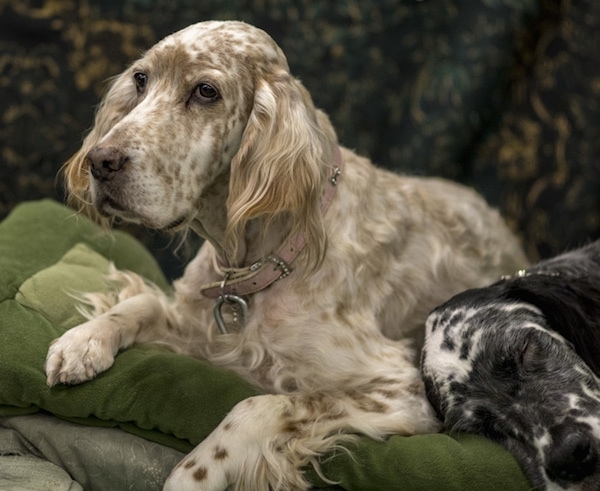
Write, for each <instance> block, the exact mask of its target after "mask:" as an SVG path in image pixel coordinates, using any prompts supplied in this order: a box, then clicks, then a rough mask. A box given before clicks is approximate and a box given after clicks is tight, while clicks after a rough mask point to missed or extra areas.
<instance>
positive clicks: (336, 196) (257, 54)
mask: <svg viewBox="0 0 600 491" xmlns="http://www.w3.org/2000/svg"><path fill="white" fill-rule="evenodd" d="M66 176H67V182H68V186H69V189H70V191H71V193H72V195H73V196H74V197H76V198H79V199H81V200H83V201H84V202H88V203H91V204H93V206H94V207H95V208H96V209H97V210H98V211H99V212H100V213H101V214H102V215H104V216H107V217H120V218H122V219H125V220H129V221H133V222H137V223H141V224H144V225H145V226H147V227H150V228H154V229H158V230H163V231H167V232H179V231H185V230H189V229H191V230H193V231H195V232H196V233H197V234H199V235H200V236H201V237H203V238H204V239H206V241H205V244H204V246H203V247H202V248H201V249H200V251H199V253H198V255H197V257H196V258H195V259H194V260H193V261H192V262H191V263H190V264H189V266H188V267H187V269H186V271H185V275H184V276H183V278H182V279H180V280H179V281H177V282H175V284H174V291H173V292H172V294H165V293H163V292H161V291H159V290H158V289H157V288H156V287H153V286H151V285H148V284H147V283H146V282H144V281H143V280H142V279H141V278H139V277H138V276H136V275H134V274H132V273H127V272H117V271H114V272H113V273H112V274H111V275H110V277H109V279H110V280H112V281H114V282H116V284H118V287H117V288H116V289H115V291H114V294H110V295H102V294H88V295H86V301H87V303H88V304H89V305H90V306H91V307H90V309H89V310H90V312H89V314H88V318H89V321H88V322H86V323H84V324H82V325H80V326H78V327H75V328H74V329H72V330H70V331H68V332H66V333H65V334H64V335H63V336H62V337H61V338H59V339H58V340H56V341H55V342H54V343H53V344H52V346H51V348H50V351H49V353H48V358H47V363H46V371H47V376H48V384H49V385H51V386H52V385H55V384H59V383H63V384H78V383H81V382H85V381H86V380H89V379H91V378H93V377H94V376H95V375H96V374H98V373H100V372H102V371H104V370H107V369H108V368H109V367H110V366H111V365H112V363H113V360H114V357H115V355H116V354H117V352H118V351H119V350H121V349H124V348H127V347H128V346H131V344H132V343H134V342H154V343H162V344H166V345H168V346H170V347H172V348H173V349H174V350H176V351H178V352H180V353H183V354H186V355H191V356H197V357H201V358H203V359H206V360H208V361H210V362H212V363H213V364H215V365H218V366H222V367H225V368H228V369H230V370H233V371H235V372H237V373H239V374H240V375H241V376H242V377H244V378H245V379H247V380H248V381H250V382H251V383H253V384H255V385H257V386H258V387H260V388H262V389H263V390H264V391H265V392H266V393H268V395H263V396H258V397H254V398H251V399H248V400H246V401H243V402H241V403H239V404H238V405H237V406H236V407H235V408H234V409H233V410H232V411H231V413H230V414H229V415H228V416H227V417H226V418H225V419H224V421H223V422H222V423H221V425H220V426H219V427H218V428H217V429H216V430H215V431H214V432H213V433H212V434H211V435H210V436H209V437H208V438H207V439H206V440H205V441H204V442H202V443H201V444H200V445H199V446H198V447H197V448H196V449H195V450H194V451H193V452H191V453H190V454H189V455H188V456H187V457H186V458H185V459H184V460H183V461H182V462H181V463H180V465H179V466H178V467H177V468H176V469H175V470H174V471H173V473H172V475H171V477H170V478H169V480H168V481H167V484H166V488H167V489H173V490H175V489H176V490H178V491H180V490H185V489H198V490H200V489H202V490H209V489H210V490H218V489H225V488H226V487H228V486H233V487H234V488H235V489H244V490H248V489H304V488H306V487H307V486H308V484H307V483H306V481H305V478H304V476H303V474H302V472H301V468H302V467H303V466H305V465H307V464H309V463H313V464H317V463H318V457H319V455H320V454H322V453H323V452H325V451H326V450H328V449H330V448H332V446H334V445H335V444H336V443H338V442H340V441H342V440H344V439H349V438H351V437H350V436H349V434H351V433H362V434H365V435H369V436H371V437H373V438H379V439H381V438H383V437H385V436H386V435H390V434H404V435H411V434H415V433H424V432H432V431H436V430H437V428H438V422H437V421H436V418H435V415H434V413H433V411H432V409H431V407H430V406H429V404H428V403H427V401H426V398H425V395H424V390H423V385H422V382H421V379H420V376H419V370H418V368H417V363H416V362H417V360H416V354H415V351H414V348H413V345H412V343H413V341H414V339H416V340H417V343H419V342H421V341H422V338H423V325H424V321H425V318H426V316H427V314H428V313H429V311H430V310H431V309H433V308H434V307H435V306H437V305H438V304H440V303H442V302H443V301H445V300H447V299H448V298H450V297H451V296H452V295H453V294H455V293H457V292H459V291H461V290H464V289H466V288H469V287H475V286H481V285H485V284H488V283H490V282H492V281H494V280H496V279H497V278H498V277H499V276H500V275H501V274H503V273H507V272H512V271H514V270H515V269H518V268H520V267H523V266H524V265H525V263H526V260H525V258H524V256H523V254H522V252H521V249H520V247H519V245H518V243H517V241H516V240H515V238H514V237H513V235H512V234H511V233H510V231H509V230H508V229H507V227H506V226H505V224H504V223H503V221H502V220H501V218H500V216H499V215H498V213H497V212H495V211H493V210H491V209H490V208H488V206H487V205H486V204H485V202H484V201H483V199H482V198H481V197H479V196H478V195H477V194H476V193H474V192H473V191H471V190H469V189H466V188H464V187H462V186H459V185H455V184H451V183H449V182H444V181H442V180H434V179H431V180H430V179H417V178H409V177H400V176H397V175H395V174H392V173H390V172H387V171H384V170H381V169H378V168H376V167H374V166H373V165H372V164H371V162H369V161H368V160H367V159H365V158H362V157H359V156H357V155H356V154H354V153H353V152H352V151H350V150H348V149H345V148H341V147H339V146H338V141H337V138H336V134H335V132H334V129H333V128H332V126H331V124H330V122H329V120H328V118H327V116H326V115H325V114H324V113H323V112H321V111H319V110H317V109H315V107H314V106H313V103H312V101H311V98H310V96H309V94H308V92H307V91H306V90H305V89H304V87H303V86H302V85H301V84H300V82H298V80H296V79H294V78H293V77H292V76H291V75H290V73H289V68H288V65H287V62H286V59H285V56H284V55H283V53H282V51H281V50H280V49H279V47H278V46H277V45H276V44H275V42H274V41H273V40H272V39H271V38H270V37H269V36H268V35H267V34H265V33H264V32H263V31H261V30H259V29H257V28H254V27H252V26H250V25H247V24H244V23H241V22H203V23H199V24H196V25H193V26H191V27H188V28H187V29H184V30H182V31H180V32H177V33H175V34H173V35H171V36H169V37H167V38H166V39H164V40H163V41H162V42H160V43H158V44H157V45H156V46H154V47H153V48H152V49H150V50H149V51H148V52H147V53H146V55H145V56H144V57H143V58H141V59H140V60H138V61H136V62H135V63H134V64H133V65H132V66H131V67H130V68H129V69H127V70H126V71H125V72H124V73H123V74H121V75H120V76H119V77H118V78H117V79H116V80H115V81H114V83H113V84H112V87H111V89H110V91H109V92H108V94H107V96H106V98H105V99H104V101H103V102H102V104H101V105H100V107H99V109H98V112H97V116H96V121H95V126H94V128H93V129H92V131H91V132H90V134H89V135H88V137H87V138H86V140H85V142H84V144H83V146H82V148H81V150H80V151H79V152H78V153H77V154H76V155H75V156H74V157H73V158H72V159H71V161H70V162H69V163H68V164H67V167H66ZM213 314H214V315H213ZM417 347H418V344H417ZM165 403H166V404H177V401H175V400H172V401H165ZM198 417H202V415H201V414H199V415H198ZM398 479H399V480H401V479H402V477H401V476H398Z"/></svg>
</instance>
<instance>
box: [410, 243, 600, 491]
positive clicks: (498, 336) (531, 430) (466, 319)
mask: <svg viewBox="0 0 600 491" xmlns="http://www.w3.org/2000/svg"><path fill="white" fill-rule="evenodd" d="M426 331H427V335H426V336H427V337H426V342H425V347H424V349H423V352H422V371H423V376H424V380H425V386H426V391H427V395H428V397H429V400H430V401H431V402H432V404H433V406H434V408H435V409H436V411H437V412H438V415H439V417H440V418H441V419H442V421H443V422H444V425H445V426H446V427H447V428H448V429H450V430H463V431H468V432H471V433H479V434H483V435H485V436H488V437H489V438H492V439H493V440H496V441H498V442H500V443H501V444H503V445H504V446H505V447H506V448H507V449H508V450H510V451H511V452H512V453H513V454H514V455H515V457H516V458H517V459H518V460H519V462H520V463H521V465H522V467H523V469H524V471H525V472H526V474H527V476H528V477H529V479H530V480H531V483H532V484H533V485H534V486H535V487H536V488H539V489H547V490H573V491H575V490H590V491H591V490H598V489H600V459H599V457H600V383H599V380H598V378H597V376H598V375H599V374H600V356H599V352H600V241H598V242H595V243H593V244H590V245H588V246H586V247H584V248H581V249H578V250H575V251H573V252H569V253H567V254H564V255H562V256H558V257H556V258H554V259H551V260H548V261H544V262H542V263H539V264H538V265H536V266H535V267H532V268H531V269H529V270H528V271H527V272H526V273H525V272H521V274H519V275H516V276H515V277H513V278H509V279H505V280H503V281H500V282H499V283H496V284H494V285H492V286H490V287H487V288H483V289H474V290H469V291H466V292H464V293H461V294H459V295H457V296H456V297H454V298H453V299H451V300H449V301H448V302H447V303H445V304H444V305H442V306H441V307H439V308H437V309H436V310H434V311H433V313H432V314H431V315H430V316H429V318H428V320H427V323H426Z"/></svg>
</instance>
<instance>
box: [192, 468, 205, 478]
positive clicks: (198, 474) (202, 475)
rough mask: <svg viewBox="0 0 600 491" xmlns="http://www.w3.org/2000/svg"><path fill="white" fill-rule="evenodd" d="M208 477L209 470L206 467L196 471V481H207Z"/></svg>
mask: <svg viewBox="0 0 600 491" xmlns="http://www.w3.org/2000/svg"><path fill="white" fill-rule="evenodd" d="M207 475H208V470H206V467H198V469H196V472H194V474H193V476H194V479H195V480H196V481H204V479H206V476H207Z"/></svg>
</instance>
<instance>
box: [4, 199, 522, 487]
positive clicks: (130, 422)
mask: <svg viewBox="0 0 600 491" xmlns="http://www.w3.org/2000/svg"><path fill="white" fill-rule="evenodd" d="M110 261H113V262H114V263H115V264H116V265H117V267H118V268H121V269H130V270H133V271H136V272H137V273H139V274H141V275H143V276H144V277H146V278H148V279H150V280H151V281H153V282H155V283H156V284H158V285H159V286H161V287H163V288H167V287H168V285H167V284H166V281H165V279H164V277H163V275H162V273H161V272H160V269H159V268H158V266H157V264H156V262H155V261H154V260H153V258H152V257H151V256H150V254H149V253H148V252H147V251H146V250H145V249H144V248H143V247H142V246H141V245H140V244H139V243H138V242H137V241H136V240H135V239H133V238H132V237H130V236H128V235H126V234H124V233H120V232H113V234H112V235H109V234H108V233H106V232H105V231H103V230H102V229H101V228H100V227H98V226H96V225H94V224H92V223H91V222H90V221H88V220H87V219H85V218H83V217H81V216H78V215H76V214H75V213H74V212H73V211H72V210H70V209H68V208H65V207H64V206H62V205H60V204H57V203H55V202H52V201H39V202H31V203H25V204H23V205H20V206H19V207H17V208H16V209H15V210H14V211H13V212H12V213H11V215H10V216H9V217H8V218H7V219H6V220H5V221H4V222H2V223H1V224H0V416H10V415H16V414H27V413H32V412H36V411H39V410H44V411H48V412H50V413H52V414H55V415H56V416H59V417H61V418H65V419H68V420H71V421H75V422H78V423H81V424H87V425H100V426H119V427H121V428H122V429H123V430H125V431H129V432H131V433H134V434H137V435H140V436H143V437H144V438H147V439H148V440H152V441H155V442H158V443H162V444H164V445H167V446H170V447H173V448H176V449H178V450H181V451H184V452H187V451H189V450H191V448H193V446H194V445H196V444H198V443H199V442H200V441H202V439H203V438H205V437H206V436H207V435H208V433H209V432H210V431H211V430H212V429H213V428H214V427H215V426H216V425H217V424H218V422H219V421H220V420H221V419H222V418H223V417H224V416H225V414H226V413H227V412H228V411H229V410H230V409H231V408H232V407H233V405H234V404H235V403H237V402H238V401H240V400H242V399H244V398H246V397H249V396H252V395H255V394H257V391H256V390H255V389H254V388H252V387H251V386H249V385H248V384H246V383H245V382H244V381H243V380H241V379H240V378H238V377H237V376H235V375H233V374H231V373H228V372H226V371H223V370H220V369H216V368H214V367H211V366H210V365H208V364H206V363H204V362H202V361H200V360H196V359H192V358H189V357H185V356H181V355H176V354H173V353H171V352H169V351H167V350H166V349H163V348H159V347H153V346H134V347H133V348H131V349H129V350H126V351H124V352H122V353H120V354H119V355H118V356H117V358H116V360H115V364H114V366H113V367H112V368H111V369H110V370H108V371H107V372H105V373H103V374H101V375H99V376H98V377H97V378H96V379H95V380H93V381H91V382H88V383H85V384H82V385H79V386H74V387H63V386H60V387H54V388H52V389H50V388H48V387H47V386H46V383H45V374H44V361H45V357H46V352H47V349H48V344H49V343H50V341H52V339H54V338H56V337H58V336H59V335H60V334H61V333H62V332H64V331H65V330H66V329H68V328H70V327H72V326H74V325H77V324H78V323H80V322H81V321H82V318H81V316H80V315H79V314H78V313H77V312H76V310H75V308H74V307H73V299H72V294H74V293H77V292H80V291H97V290H101V289H103V288H105V286H104V283H103V279H102V277H103V274H104V273H105V272H106V271H107V268H108V265H109V262H110ZM349 448H350V450H351V451H352V457H350V456H348V455H347V454H346V453H345V452H342V451H337V452H336V453H335V456H333V457H332V458H330V459H327V460H326V462H325V463H324V465H323V472H324V473H325V475H326V476H327V477H329V478H330V479H333V480H337V481H339V482H340V483H341V485H342V487H343V488H344V489H348V490H358V489H361V490H362V489H377V490H381V489H410V490H413V489H415V490H416V489H423V490H435V489H440V490H442V489H443V490H454V489H455V490H469V489H473V490H475V489H481V490H486V491H487V490H489V489H500V488H502V489H515V490H518V489H523V490H526V489H529V485H528V484H527V481H526V480H525V478H524V477H523V474H522V473H521V471H520V469H519V467H518V465H517V464H516V462H515V461H514V460H513V459H512V458H511V456H510V455H509V454H508V453H507V452H505V451H504V450H503V449H502V448H501V447H499V446H498V445H496V444H494V443H492V442H489V441H487V440H485V439H483V438H480V437H475V436H470V435H452V437H451V436H448V435H443V434H440V435H425V436H416V437H399V436H395V437H392V438H390V439H389V440H388V441H387V442H374V441H371V440H369V439H367V438H364V437H362V438H360V439H359V441H358V444H357V445H351V446H350V447H349ZM308 472H309V473H310V477H311V479H312V480H313V482H314V483H315V485H316V486H319V485H324V483H322V482H321V481H320V479H319V478H318V477H317V476H316V474H315V473H314V472H313V471H310V470H309V471H308Z"/></svg>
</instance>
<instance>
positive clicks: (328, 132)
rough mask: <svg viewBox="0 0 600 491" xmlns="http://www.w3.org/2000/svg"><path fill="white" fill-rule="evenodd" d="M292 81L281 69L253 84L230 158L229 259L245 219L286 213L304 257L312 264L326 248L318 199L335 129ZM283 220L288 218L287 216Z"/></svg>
mask: <svg viewBox="0 0 600 491" xmlns="http://www.w3.org/2000/svg"><path fill="white" fill-rule="evenodd" d="M318 113H319V112H318V111H317V110H316V109H315V108H314V106H313V103H312V101H311V98H310V95H309V94H308V92H307V91H306V89H304V87H303V86H302V85H301V84H300V82H298V81H297V80H295V79H293V78H292V77H291V76H290V75H289V74H288V73H286V72H281V73H279V74H277V75H273V76H271V77H270V78H269V79H262V80H260V81H259V82H258V84H257V88H256V90H255V94H254V104H253V108H252V111H251V113H250V117H249V120H248V123H247V126H246V128H245V130H244V133H243V135H242V141H241V145H240V148H239V150H238V152H237V153H236V155H235V156H234V158H233V160H232V162H231V179H230V188H229V198H228V201H227V208H228V229H227V236H228V249H229V253H230V254H231V255H232V257H235V253H236V252H237V241H238V240H239V237H240V236H241V234H242V233H243V230H244V227H245V225H246V223H247V222H248V221H249V220H251V219H254V218H258V217H264V218H265V219H266V224H267V225H268V224H269V223H271V222H272V221H273V220H275V219H277V218H282V217H284V216H286V217H289V223H291V224H292V225H293V227H294V228H293V230H292V233H295V232H300V233H303V234H304V235H305V238H306V241H307V242H306V246H305V252H306V254H305V255H304V257H305V258H306V259H308V261H309V262H311V263H313V265H315V266H316V264H318V262H319V261H320V260H321V258H322V256H323V254H324V249H325V235H324V231H323V224H322V220H321V210H320V201H321V200H320V198H321V193H322V190H323V181H324V179H325V177H326V175H327V172H328V168H329V166H330V165H331V160H332V156H333V150H334V145H335V144H336V142H335V133H334V132H333V129H332V128H331V125H330V123H329V121H328V120H327V118H326V116H324V115H323V114H322V113H321V114H318ZM286 220H288V218H286Z"/></svg>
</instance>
